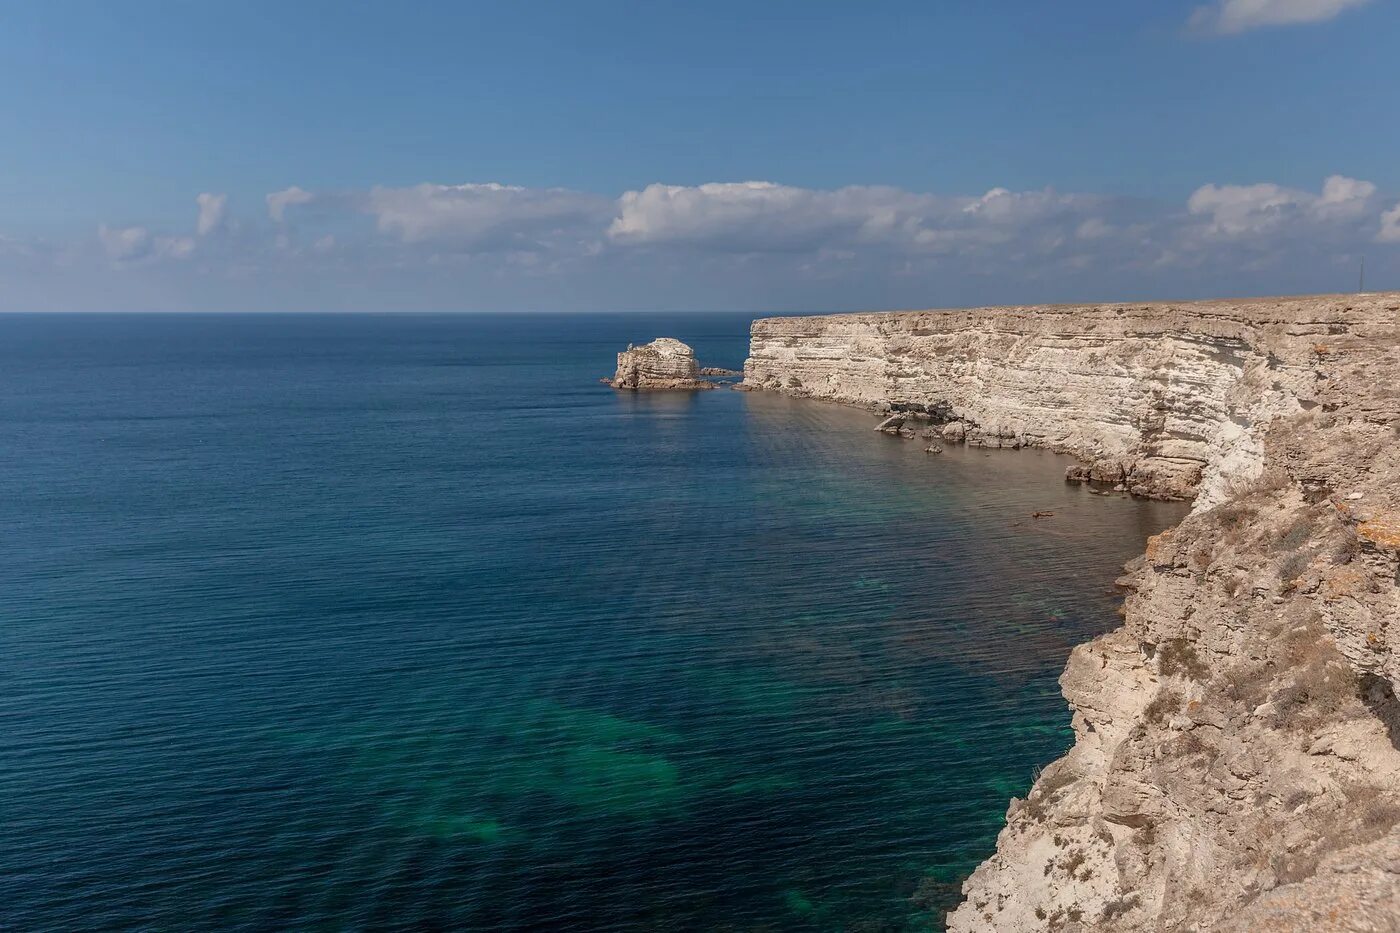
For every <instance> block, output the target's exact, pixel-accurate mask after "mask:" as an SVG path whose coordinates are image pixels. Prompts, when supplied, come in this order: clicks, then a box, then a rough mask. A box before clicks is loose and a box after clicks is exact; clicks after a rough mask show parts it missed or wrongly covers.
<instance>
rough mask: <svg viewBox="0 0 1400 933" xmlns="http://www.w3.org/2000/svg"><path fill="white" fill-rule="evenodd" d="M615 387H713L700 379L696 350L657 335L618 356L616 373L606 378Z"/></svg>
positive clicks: (710, 383)
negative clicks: (610, 377)
mask: <svg viewBox="0 0 1400 933" xmlns="http://www.w3.org/2000/svg"><path fill="white" fill-rule="evenodd" d="M603 381H604V382H606V383H607V384H608V385H610V386H612V387H613V388H614V389H631V390H633V391H645V390H650V389H713V388H714V387H715V384H714V383H713V382H709V381H707V380H705V379H702V378H700V370H699V367H698V366H696V364H695V351H694V350H692V349H691V348H690V347H688V346H687V345H685V344H683V343H681V342H680V341H679V340H676V339H675V338H673V337H658V338H656V339H655V340H653V341H652V342H651V343H648V344H646V345H644V346H640V347H634V346H632V345H631V344H628V345H627V349H626V350H624V351H623V352H621V353H619V354H618V355H617V372H616V373H614V374H613V377H612V379H604V380H603Z"/></svg>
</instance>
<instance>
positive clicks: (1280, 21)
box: [1190, 0, 1370, 36]
mask: <svg viewBox="0 0 1400 933" xmlns="http://www.w3.org/2000/svg"><path fill="white" fill-rule="evenodd" d="M1368 2H1370V0H1217V2H1215V3H1213V4H1211V5H1210V6H1203V7H1198V8H1197V9H1196V11H1195V12H1194V13H1192V15H1191V21H1190V25H1191V27H1192V28H1193V29H1197V30H1200V31H1202V32H1208V33H1213V34H1215V35H1222V36H1224V35H1234V34H1236V33H1241V32H1247V31H1249V30H1251V29H1259V28H1261V27H1264V26H1291V25H1297V24H1300V23H1320V22H1323V21H1325V20H1329V19H1332V18H1334V17H1336V16H1338V15H1339V14H1341V13H1343V12H1345V11H1346V10H1349V9H1352V8H1354V7H1359V6H1363V5H1365V4H1366V3H1368Z"/></svg>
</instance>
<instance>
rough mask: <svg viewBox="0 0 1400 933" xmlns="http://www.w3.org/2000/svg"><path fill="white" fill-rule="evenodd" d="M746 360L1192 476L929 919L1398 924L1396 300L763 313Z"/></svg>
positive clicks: (907, 406) (1026, 927)
mask: <svg viewBox="0 0 1400 933" xmlns="http://www.w3.org/2000/svg"><path fill="white" fill-rule="evenodd" d="M745 383H746V384H747V385H748V386H749V387H752V388H766V389H773V390H778V391H783V392H787V393H790V394H796V395H807V396H813V397H820V398H829V399H835V400H841V401H847V402H852V403H856V404H862V405H868V406H872V407H877V406H886V405H889V406H893V407H894V408H896V409H897V410H910V411H914V412H918V413H920V414H922V415H924V416H929V417H932V418H934V419H935V420H936V421H939V422H945V423H946V424H947V426H946V427H945V428H944V430H943V436H944V438H945V440H950V441H957V440H959V439H965V440H966V441H967V442H968V443H974V444H984V445H988V446H1042V447H1049V448H1053V449H1057V450H1061V451H1065V452H1068V453H1072V454H1074V455H1076V456H1078V457H1079V458H1081V459H1082V460H1085V461H1087V462H1088V464H1089V466H1088V467H1087V468H1081V469H1080V470H1078V471H1076V473H1077V475H1078V476H1080V477H1082V478H1092V479H1098V480H1105V481H1113V482H1121V483H1123V484H1124V485H1125V486H1126V487H1128V488H1130V489H1131V490H1133V491H1134V492H1137V493H1139V494H1144V495H1156V496H1168V497H1188V496H1191V495H1193V494H1194V495H1195V496H1196V499H1195V506H1194V508H1193V510H1192V513H1191V515H1190V516H1189V517H1188V518H1187V519H1186V520H1185V521H1184V522H1183V523H1182V524H1181V525H1180V526H1179V527H1177V528H1175V529H1173V530H1171V531H1169V532H1166V533H1164V534H1162V535H1159V536H1158V537H1157V538H1154V539H1153V540H1152V541H1151V542H1149V547H1148V550H1147V554H1146V555H1145V557H1144V558H1142V559H1140V560H1139V561H1137V562H1135V564H1134V565H1131V566H1130V568H1129V573H1128V575H1127V576H1126V577H1124V579H1123V580H1122V581H1121V583H1122V584H1123V585H1124V586H1125V588H1126V589H1127V591H1128V596H1127V599H1126V603H1125V607H1124V609H1125V612H1124V624H1123V626H1122V627H1121V628H1119V629H1117V630H1116V631H1113V632H1111V633H1109V634H1107V635H1105V636H1103V637H1101V638H1098V639H1095V640H1094V641H1092V642H1090V643H1088V644H1085V645H1081V646H1079V647H1078V648H1076V649H1075V651H1074V652H1073V654H1072V655H1071V658H1070V661H1069V664H1068V666H1067V668H1066V670H1065V673H1064V675H1063V676H1062V677H1061V685H1062V687H1063V689H1064V693H1065V696H1066V698H1067V699H1068V700H1069V703H1070V706H1071V709H1072V710H1073V725H1074V731H1075V744H1074V746H1073V748H1072V749H1071V750H1070V751H1069V752H1068V754H1066V755H1065V757H1064V758H1062V759H1060V760H1059V761H1057V762H1055V763H1054V764H1052V765H1050V766H1049V767H1047V768H1046V769H1045V771H1044V772H1043V773H1042V774H1041V775H1040V777H1039V779H1038V780H1037V781H1036V783H1035V785H1034V787H1033V788H1032V789H1031V791H1030V793H1029V795H1028V797H1027V799H1026V800H1013V801H1012V804H1011V807H1010V809H1009V811H1008V814H1007V826H1006V828H1005V829H1004V830H1003V831H1002V833H1001V836H1000V838H999V839H998V843H997V851H996V853H995V855H993V856H992V857H991V858H990V859H988V860H987V861H986V862H985V863H983V865H982V866H981V867H980V868H979V869H978V870H977V872H976V873H974V875H973V876H972V877H971V878H970V879H969V880H968V882H967V884H966V885H965V886H964V895H965V900H964V903H963V904H962V906H961V907H959V909H958V910H957V911H955V912H954V913H952V914H951V915H950V916H949V920H948V922H949V929H950V930H954V931H972V930H996V931H1012V933H1015V931H1032V930H1035V931H1039V930H1135V931H1136V930H1142V931H1146V930H1154V931H1155V930H1176V929H1180V930H1271V931H1272V930H1281V931H1288V930H1296V931H1300V933H1301V931H1304V930H1309V931H1311V930H1377V931H1380V930H1388V931H1393V930H1400V750H1397V747H1400V703H1397V701H1396V698H1395V693H1396V687H1397V685H1400V587H1397V582H1400V294H1383V295H1367V296H1334V297H1312V298H1297V299H1269V300H1254V301H1236V302H1202V303H1193V304H1179V305H1146V306H1144V305H1133V306H1129V305H1099V306H1082V307H1053V308H1039V309H1035V308H993V309H982V310H977V311H955V312H915V313H898V314H858V315H836V316H833V317H812V318H777V319H770V320H765V321H757V322H755V324H754V327H753V337H752V353H751V356H750V359H749V361H748V364H747V366H746V370H745Z"/></svg>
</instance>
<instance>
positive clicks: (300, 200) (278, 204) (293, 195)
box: [267, 185, 315, 224]
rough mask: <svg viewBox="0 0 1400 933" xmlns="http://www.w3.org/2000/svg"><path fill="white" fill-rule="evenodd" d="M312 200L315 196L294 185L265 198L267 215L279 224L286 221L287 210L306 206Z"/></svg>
mask: <svg viewBox="0 0 1400 933" xmlns="http://www.w3.org/2000/svg"><path fill="white" fill-rule="evenodd" d="M314 199H315V195H313V194H312V193H311V192H310V191H304V190H302V189H301V188H298V187H297V186H296V185H293V186H292V187H290V188H283V189H282V190H281V191H274V192H272V193H271V194H269V195H268V196H267V215H268V216H269V217H271V218H272V220H273V222H275V223H279V224H280V223H282V222H283V221H284V220H285V219H286V214H287V208H289V207H295V206H296V205H298V204H308V203H310V202H311V201H313V200H314Z"/></svg>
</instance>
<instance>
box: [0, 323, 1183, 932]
mask: <svg viewBox="0 0 1400 933" xmlns="http://www.w3.org/2000/svg"><path fill="white" fill-rule="evenodd" d="M751 320H752V316H751V315H736V314H722V313H715V314H685V315H682V314H644V313H634V314H601V315H573V314H570V315H566V314H523V315H489V314H483V315H468V314H460V315H456V314H441V315H420V314H363V315H349V314H346V315H336V314H322V315H317V314H304V315H292V314H243V315H240V314H229V315H164V314H149V315H142V314H91V315H6V316H0V839H3V845H0V929H4V930H7V931H8V930H15V931H31V930H32V931H53V930H172V931H193V930H214V929H218V930H395V929H397V930H407V929H427V930H615V931H634V930H635V931H643V930H646V931H651V930H731V931H737V930H753V931H758V930H765V931H787V930H793V931H809V930H833V931H835V930H891V931H905V930H939V929H941V928H942V916H943V913H944V911H946V910H947V909H948V908H949V907H950V906H952V905H954V904H956V903H957V901H958V898H959V894H958V892H959V887H960V885H961V883H962V881H963V880H964V879H965V878H966V877H967V875H968V874H969V873H970V872H971V871H972V869H973V868H974V867H975V866H976V865H977V863H978V862H979V861H981V860H982V859H984V858H986V857H987V856H988V855H990V854H991V853H992V851H993V848H994V845H995V840H996V836H997V833H998V831H999V829H1000V828H1001V826H1002V825H1003V822H1004V817H1005V813H1006V808H1007V805H1008V802H1009V800H1010V798H1011V797H1012V796H1015V795H1023V794H1024V793H1025V792H1026V790H1027V788H1028V787H1029V785H1030V783H1031V781H1032V779H1033V777H1034V775H1035V774H1036V772H1037V770H1038V769H1039V768H1041V767H1043V766H1045V765H1046V764H1048V763H1049V762H1051V761H1052V760H1054V759H1055V758H1056V757H1058V756H1059V755H1061V754H1062V753H1063V752H1064V751H1065V750H1066V748H1067V747H1068V746H1069V744H1070V742H1071V732H1070V727H1069V723H1070V712H1069V710H1068V708H1067V706H1066V704H1065V701H1064V700H1063V698H1062V697H1061V696H1060V693H1059V689H1058V686H1057V682H1056V678H1057V677H1058V675H1059V673H1060V672H1061V670H1062V669H1063V667H1064V664H1065V661H1066V658H1067V656H1068V654H1069V651H1070V649H1071V647H1072V646H1074V645H1075V644H1077V643H1079V642H1082V641H1084V640H1086V639H1089V638H1092V637H1093V636H1095V635H1097V634H1100V633H1102V632H1105V631H1108V630H1109V629H1111V628H1113V627H1114V626H1115V625H1116V624H1117V621H1118V620H1117V617H1116V615H1115V609H1116V608H1117V606H1118V604H1119V601H1120V597H1119V595H1118V594H1117V593H1115V591H1114V590H1113V587H1112V583H1113V580H1114V578H1115V576H1116V575H1117V574H1118V573H1119V570H1120V566H1121V564H1122V563H1123V562H1124V561H1126V560H1128V559H1130V558H1131V557H1133V556H1134V555H1136V554H1137V553H1139V552H1140V551H1141V550H1142V548H1143V544H1144V541H1145V539H1146V538H1147V537H1148V536H1149V535H1151V534H1154V533H1156V532H1157V531H1160V530H1161V529H1163V528H1165V527H1167V526H1169V525H1171V524H1173V523H1175V522H1176V521H1177V520H1178V519H1179V518H1180V516H1181V515H1182V513H1183V508H1184V507H1183V506H1181V505H1177V504H1165V503H1154V502H1145V501H1138V500H1133V499H1129V498H1124V497H1118V496H1112V495H1109V496H1104V495H1093V494H1091V493H1090V492H1089V490H1087V489H1086V488H1084V487H1080V486H1073V485H1066V484H1065V483H1064V482H1063V479H1062V475H1063V472H1064V468H1065V466H1066V465H1067V462H1068V461H1067V460H1066V459H1065V458H1063V457H1061V456H1057V455H1055V454H1051V453H1047V452H1044V451H1015V452H1013V451H1001V450H979V449H968V448H963V447H956V446H950V447H948V449H947V450H945V451H944V452H943V453H942V454H928V453H925V451H924V448H925V446H927V444H928V442H927V441H922V440H902V439H899V438H893V437H887V436H884V435H881V434H878V433H876V432H874V431H873V430H872V428H873V426H874V425H875V423H876V416H875V415H874V414H872V413H870V412H867V411H861V410H857V409H853V408H848V407H843V406H839V405H835V404H830V403H823V402H816V401H809V400H798V399H791V398H786V397H781V396H778V395H774V394H770V393H763V392H738V391H731V390H729V389H727V388H722V389H718V390H715V391H709V392H693V393H692V392H665V393H652V394H645V393H644V394H634V393H622V392H615V391H613V390H612V389H610V388H608V387H607V386H604V385H601V384H599V381H598V380H599V377H601V376H605V375H609V374H610V373H611V370H612V368H613V366H614V365H615V360H616V353H617V352H618V351H619V350H621V349H623V348H625V347H626V346H627V344H628V343H642V342H645V341H649V340H650V339H652V338H654V337H658V336H669V337H676V338H679V339H681V340H684V341H685V342H687V343H689V344H691V345H692V346H693V347H694V348H695V350H696V352H697V355H698V357H699V358H700V360H701V362H702V364H703V365H710V366H722V367H732V368H739V367H741V366H742V364H743V360H744V356H745V353H746V349H747V340H748V329H749V325H750V322H751ZM1034 512H1051V513H1053V514H1052V515H1049V516H1044V517H1041V518H1033V517H1032V513H1034Z"/></svg>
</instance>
